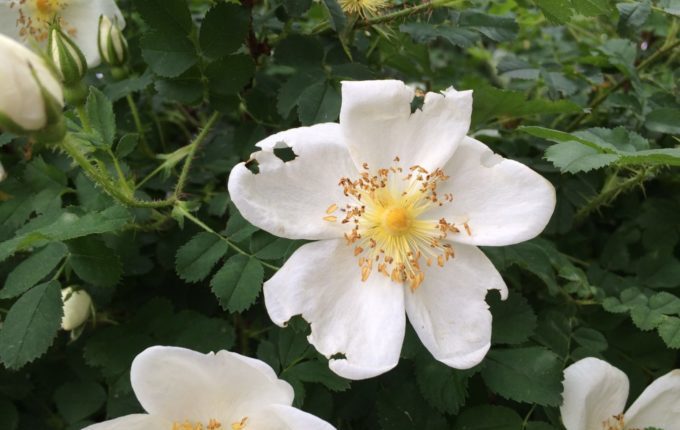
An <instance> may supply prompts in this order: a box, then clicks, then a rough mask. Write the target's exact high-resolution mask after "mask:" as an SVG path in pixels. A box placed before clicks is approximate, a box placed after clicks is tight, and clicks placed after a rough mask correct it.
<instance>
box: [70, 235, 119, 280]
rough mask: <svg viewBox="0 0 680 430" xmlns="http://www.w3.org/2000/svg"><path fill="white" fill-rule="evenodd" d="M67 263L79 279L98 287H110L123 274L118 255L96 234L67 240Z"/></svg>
mask: <svg viewBox="0 0 680 430" xmlns="http://www.w3.org/2000/svg"><path fill="white" fill-rule="evenodd" d="M68 249H69V253H70V256H69V259H68V262H69V265H70V266H71V268H72V269H73V271H74V272H75V273H76V275H78V277H79V278H80V279H82V280H83V281H85V282H88V283H90V284H92V285H96V286H99V287H112V286H114V285H116V284H117V283H118V281H120V278H121V276H122V275H123V265H122V264H121V262H120V257H119V256H118V254H116V252H115V251H113V250H112V249H111V248H109V247H107V246H106V244H105V243H104V241H103V240H101V239H100V238H98V237H96V236H92V237H82V238H78V239H74V240H71V241H69V242H68Z"/></svg>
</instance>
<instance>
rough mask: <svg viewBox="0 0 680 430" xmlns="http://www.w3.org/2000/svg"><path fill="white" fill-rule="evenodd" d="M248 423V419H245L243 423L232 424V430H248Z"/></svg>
mask: <svg viewBox="0 0 680 430" xmlns="http://www.w3.org/2000/svg"><path fill="white" fill-rule="evenodd" d="M247 422H248V417H243V418H242V419H241V421H237V422H235V423H231V430H243V429H244V428H246V423H247Z"/></svg>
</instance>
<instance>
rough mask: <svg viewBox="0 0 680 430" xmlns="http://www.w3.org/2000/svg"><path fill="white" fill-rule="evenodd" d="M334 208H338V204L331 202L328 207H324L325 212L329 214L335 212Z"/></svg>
mask: <svg viewBox="0 0 680 430" xmlns="http://www.w3.org/2000/svg"><path fill="white" fill-rule="evenodd" d="M336 210H338V205H336V204H335V203H333V204H332V205H330V206H328V209H326V213H327V214H329V215H330V214H332V213H333V212H335V211H336Z"/></svg>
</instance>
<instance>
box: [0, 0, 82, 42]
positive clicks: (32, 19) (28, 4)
mask: <svg viewBox="0 0 680 430" xmlns="http://www.w3.org/2000/svg"><path fill="white" fill-rule="evenodd" d="M67 3H68V1H67V0H12V1H11V2H10V8H16V9H17V10H18V12H19V18H17V22H16V26H17V28H18V29H19V35H20V36H21V37H23V38H24V39H27V38H34V39H35V40H37V41H38V42H43V41H45V40H46V39H47V37H48V36H49V27H50V24H51V23H52V22H53V21H54V20H55V19H58V20H59V24H60V26H61V28H62V30H64V31H66V32H67V33H68V34H69V35H71V36H74V35H75V33H76V29H75V28H73V27H69V26H68V25H67V23H66V22H65V21H64V20H63V19H62V18H61V17H58V15H59V13H60V12H61V11H63V10H64V8H65V7H66V6H67Z"/></svg>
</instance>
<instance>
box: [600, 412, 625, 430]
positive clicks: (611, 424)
mask: <svg viewBox="0 0 680 430" xmlns="http://www.w3.org/2000/svg"><path fill="white" fill-rule="evenodd" d="M623 427H624V422H623V414H619V415H614V416H613V417H611V418H609V419H607V421H604V422H603V423H602V430H623Z"/></svg>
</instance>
